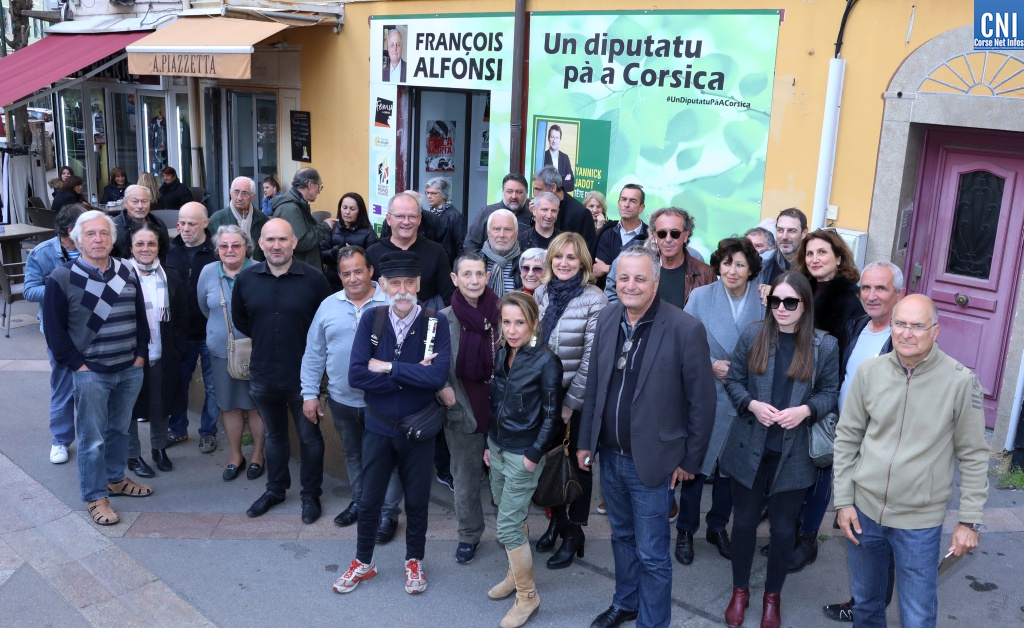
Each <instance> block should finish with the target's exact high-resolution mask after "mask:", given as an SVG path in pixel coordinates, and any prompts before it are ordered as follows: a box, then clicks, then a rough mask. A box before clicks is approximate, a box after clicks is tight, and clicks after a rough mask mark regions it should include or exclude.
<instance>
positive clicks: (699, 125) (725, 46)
mask: <svg viewBox="0 0 1024 628" xmlns="http://www.w3.org/2000/svg"><path fill="white" fill-rule="evenodd" d="M778 30H779V12H778V11H774V10H772V11H642V12H622V13H607V14H598V13H533V14H532V15H531V18H530V58H531V59H532V60H533V62H532V63H531V64H530V78H529V80H530V96H529V107H528V110H529V115H530V118H529V124H528V125H527V146H528V147H529V150H532V151H533V152H532V153H531V154H530V157H529V158H528V160H527V161H528V163H530V162H532V165H534V166H535V167H539V166H542V165H544V164H551V165H553V166H556V167H558V168H559V172H560V173H562V174H569V175H571V176H569V177H568V178H567V180H566V183H570V182H571V183H572V194H573V195H574V196H575V197H577V198H579V199H582V198H583V197H584V196H585V195H586V193H587V192H589V191H591V190H598V191H601V192H606V193H607V195H608V201H609V202H608V205H609V207H608V210H609V214H610V216H609V217H611V215H617V210H616V204H615V201H616V199H617V194H618V191H619V190H620V189H621V187H622V186H623V185H624V184H626V183H638V184H640V185H643V186H644V192H645V193H646V197H647V198H646V205H647V208H648V211H650V210H653V209H657V208H659V207H666V206H676V207H682V208H684V209H686V210H688V211H689V212H690V213H691V214H693V216H694V218H695V220H696V223H697V229H696V231H695V233H694V234H693V237H692V238H691V242H692V243H693V244H695V245H696V246H697V247H698V248H699V249H701V250H703V251H704V252H705V253H707V252H709V250H713V249H714V248H715V245H716V244H717V242H718V240H719V239H721V238H723V237H726V236H729V235H732V234H734V233H737V232H742V231H743V230H745V229H746V228H749V227H752V226H755V225H756V224H757V223H758V221H760V213H761V195H762V191H763V187H764V170H765V156H766V154H767V148H768V123H769V120H770V114H771V102H772V83H773V79H774V72H775V52H776V45H777V42H778ZM537 60H543V61H542V62H538V61H537ZM556 127H557V129H558V131H559V132H557V133H556V132H554V131H553V129H555V128H556ZM552 139H553V140H554V144H553V143H552ZM555 160H557V161H558V163H555ZM563 170H565V173H563ZM566 188H567V189H568V188H569V186H568V185H567V186H566Z"/></svg>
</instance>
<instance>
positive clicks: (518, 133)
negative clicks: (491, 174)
mask: <svg viewBox="0 0 1024 628" xmlns="http://www.w3.org/2000/svg"><path fill="white" fill-rule="evenodd" d="M512 38H513V40H514V41H515V43H514V45H513V48H512V114H511V116H510V121H509V122H510V124H509V130H510V132H511V133H510V136H509V141H510V146H509V164H508V168H509V172H521V171H522V163H523V71H524V67H523V66H524V65H525V57H526V43H525V40H526V0H516V21H515V26H514V34H513V36H512Z"/></svg>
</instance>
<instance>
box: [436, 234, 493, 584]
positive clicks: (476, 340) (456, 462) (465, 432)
mask: <svg viewBox="0 0 1024 628" xmlns="http://www.w3.org/2000/svg"><path fill="white" fill-rule="evenodd" d="M452 282H453V283H454V284H455V287H456V288H457V290H456V291H455V293H454V294H453V295H452V304H451V307H447V308H445V309H443V310H441V313H442V314H444V315H445V316H446V317H447V319H448V328H449V331H450V332H451V347H452V361H451V367H450V369H449V371H448V385H447V386H445V387H444V388H443V389H441V392H439V393H438V399H439V400H440V402H441V405H443V406H445V407H446V408H447V411H446V417H445V421H444V437H445V440H446V441H447V442H448V449H449V451H450V452H451V456H452V461H451V468H452V476H453V477H454V478H455V516H456V517H457V518H458V520H459V547H458V549H457V550H456V551H455V560H456V561H458V562H459V563H461V564H467V563H469V562H470V561H471V560H473V557H474V556H475V555H476V548H477V545H479V544H480V537H481V535H483V532H484V513H483V508H482V506H481V504H480V461H481V460H482V459H483V455H484V449H485V448H486V446H487V420H488V418H489V417H490V413H491V402H490V399H489V395H490V392H491V380H492V379H494V357H495V355H496V353H497V349H498V338H499V337H500V336H501V328H500V324H499V323H500V321H499V319H500V313H499V310H498V296H497V295H496V294H495V293H494V291H493V290H492V289H491V288H489V287H488V286H487V260H486V259H484V257H483V256H481V255H480V254H479V253H464V254H462V255H461V256H459V257H458V258H457V259H456V260H455V272H453V273H452Z"/></svg>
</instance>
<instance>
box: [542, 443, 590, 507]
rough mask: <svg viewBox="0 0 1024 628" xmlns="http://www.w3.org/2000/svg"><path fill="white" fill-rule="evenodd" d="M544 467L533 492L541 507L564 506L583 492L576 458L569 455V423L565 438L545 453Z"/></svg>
mask: <svg viewBox="0 0 1024 628" xmlns="http://www.w3.org/2000/svg"><path fill="white" fill-rule="evenodd" d="M544 461H545V462H544V469H543V470H542V471H541V472H540V478H539V479H538V480H537V490H535V491H534V492H533V503H534V504H536V505H537V506H539V507H541V508H554V507H555V506H564V505H566V504H569V503H571V502H574V501H576V499H577V498H578V497H579V496H580V495H582V494H583V487H582V486H580V482H579V479H578V478H577V475H576V465H575V464H574V463H575V460H573V459H572V458H571V457H570V456H569V423H566V424H565V439H564V440H562V443H561V444H560V445H557V446H556V447H554V448H553V449H552V450H551V451H549V452H548V453H546V454H544Z"/></svg>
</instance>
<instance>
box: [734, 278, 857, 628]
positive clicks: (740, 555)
mask: <svg viewBox="0 0 1024 628" xmlns="http://www.w3.org/2000/svg"><path fill="white" fill-rule="evenodd" d="M767 300H768V308H767V310H766V312H765V317H764V322H762V323H760V324H757V323H755V324H753V325H751V326H749V327H747V328H746V330H744V332H743V334H741V335H740V339H739V341H738V342H737V343H736V350H735V352H734V353H733V357H732V361H731V363H730V365H729V374H728V375H727V376H726V379H725V389H726V391H727V392H728V393H729V397H730V399H732V402H733V405H734V406H735V407H736V410H737V411H738V413H739V416H737V417H736V419H735V420H734V421H733V422H732V427H731V428H730V429H729V435H728V436H727V437H726V441H725V446H724V447H723V449H722V453H721V455H720V457H719V460H718V464H719V468H720V469H721V470H722V472H723V473H725V475H727V476H728V477H729V478H730V479H731V480H732V496H733V524H732V534H733V538H732V579H733V592H732V599H731V601H730V602H729V607H728V608H727V609H726V611H725V622H726V624H727V625H729V626H733V627H736V626H742V625H743V617H744V614H745V611H746V608H747V606H748V605H749V600H750V570H751V566H752V565H753V560H754V547H755V541H756V534H757V526H758V523H760V520H761V507H762V505H763V503H764V500H765V495H766V494H767V496H768V497H767V499H768V518H769V520H770V522H771V543H770V550H769V553H768V574H767V578H766V581H765V588H764V599H763V614H762V617H761V628H778V626H779V625H780V623H781V621H782V620H781V611H780V606H781V593H782V585H783V583H784V582H785V580H786V572H787V566H788V565H789V560H790V558H791V556H792V554H793V546H794V543H795V534H796V533H795V529H796V522H797V517H799V514H800V506H801V504H802V503H803V499H804V494H805V493H806V492H807V487H809V486H811V485H812V484H814V481H815V478H816V476H817V468H816V467H815V466H814V462H813V461H812V460H811V457H810V454H809V453H808V450H807V447H808V437H809V430H810V426H811V425H812V424H813V423H814V422H815V421H817V420H819V419H821V418H823V417H824V416H825V415H826V414H828V413H829V412H831V411H833V410H834V409H835V407H836V401H837V400H838V397H839V348H838V344H837V343H836V339H835V338H833V337H832V336H829V335H828V334H824V333H816V332H815V330H814V314H813V312H812V311H811V309H810V308H809V307H808V306H809V305H810V304H811V303H812V302H813V296H812V293H811V285H810V283H808V281H807V279H806V278H805V277H804V276H803V275H802V274H800V273H798V272H786V273H783V274H781V275H779V276H778V277H777V278H776V279H775V282H774V283H773V284H772V287H771V291H770V292H769V294H768V299H767Z"/></svg>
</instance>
